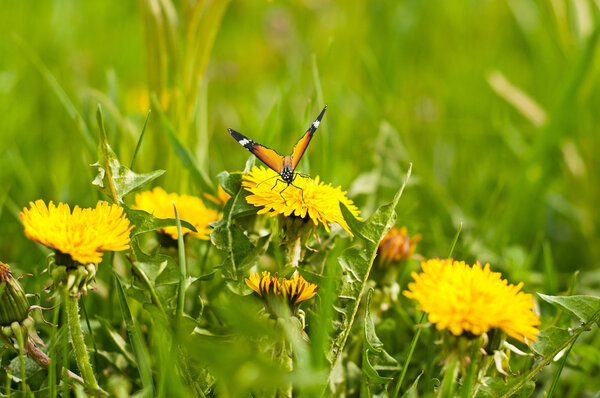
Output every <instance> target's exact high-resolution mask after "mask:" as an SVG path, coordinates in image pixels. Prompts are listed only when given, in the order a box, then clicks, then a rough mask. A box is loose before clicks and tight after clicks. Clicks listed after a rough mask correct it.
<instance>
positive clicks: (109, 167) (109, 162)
mask: <svg viewBox="0 0 600 398" xmlns="http://www.w3.org/2000/svg"><path fill="white" fill-rule="evenodd" d="M96 117H97V119H98V127H99V129H100V142H99V144H98V147H99V153H100V154H101V155H100V160H99V161H98V162H96V163H94V164H92V167H96V168H98V175H97V176H96V178H95V179H94V181H92V184H93V185H94V186H95V187H96V188H98V189H99V190H100V192H102V193H104V194H106V195H107V196H108V197H109V198H111V199H112V200H114V201H115V202H117V203H123V196H125V195H127V194H128V193H130V192H132V191H135V190H137V189H140V188H142V187H143V186H144V185H146V184H147V183H149V182H150V181H152V180H154V179H156V178H158V177H160V176H161V175H163V174H164V173H165V170H155V171H152V172H150V173H143V174H137V173H134V172H133V171H131V170H130V169H128V168H127V167H125V166H123V165H122V164H121V162H120V161H119V158H118V157H117V155H116V154H115V152H114V151H113V150H112V148H111V147H110V144H109V143H108V139H107V138H106V130H105V129H104V120H103V118H102V110H101V108H100V106H98V112H97V113H96Z"/></svg>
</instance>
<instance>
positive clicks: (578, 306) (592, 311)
mask: <svg viewBox="0 0 600 398" xmlns="http://www.w3.org/2000/svg"><path fill="white" fill-rule="evenodd" d="M538 296H540V298H541V299H542V300H544V301H546V302H547V303H550V304H552V305H554V306H556V307H558V308H560V309H562V310H564V311H566V312H568V313H570V314H571V315H574V316H575V317H577V318H579V319H580V320H581V321H583V322H588V321H589V320H590V319H592V318H593V317H594V316H595V315H596V314H598V312H600V297H595V296H548V295H545V294H542V293H538Z"/></svg>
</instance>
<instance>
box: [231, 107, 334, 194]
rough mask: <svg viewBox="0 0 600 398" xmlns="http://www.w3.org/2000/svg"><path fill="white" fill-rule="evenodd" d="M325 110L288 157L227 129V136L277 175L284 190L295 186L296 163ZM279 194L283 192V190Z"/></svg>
mask: <svg viewBox="0 0 600 398" xmlns="http://www.w3.org/2000/svg"><path fill="white" fill-rule="evenodd" d="M325 110H327V105H325V108H323V110H322V111H321V113H320V114H319V116H318V117H317V120H315V121H314V122H313V123H312V124H311V125H310V127H309V128H308V130H306V133H304V135H303V136H302V138H300V139H299V140H298V142H297V143H296V145H294V149H293V150H292V154H291V155H288V156H281V155H280V154H278V153H277V152H276V151H274V150H273V149H271V148H267V147H266V146H264V145H261V144H259V143H258V142H256V141H253V140H251V139H250V138H248V137H245V136H243V135H242V134H240V133H238V132H237V131H235V130H232V129H227V131H229V134H231V136H232V137H233V138H235V139H236V141H237V142H239V143H240V145H241V146H243V147H244V148H246V149H247V150H249V151H250V152H252V154H254V156H256V157H257V158H259V159H260V160H261V161H262V162H263V163H264V164H266V165H267V166H269V167H270V168H272V169H273V170H275V171H276V172H277V174H279V176H280V177H281V179H282V180H283V181H284V182H285V183H286V184H287V185H286V186H285V188H284V190H285V189H286V188H287V187H288V186H290V185H292V186H295V185H294V184H293V182H294V180H295V179H296V176H297V175H298V174H299V173H296V172H294V170H296V166H298V163H300V159H301V158H302V155H304V152H305V151H306V148H307V147H308V144H309V143H310V140H311V138H312V136H313V134H314V133H315V131H317V127H319V124H321V119H322V118H323V115H324V114H325ZM281 192H283V190H282V191H281Z"/></svg>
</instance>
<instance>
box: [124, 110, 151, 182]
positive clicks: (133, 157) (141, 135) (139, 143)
mask: <svg viewBox="0 0 600 398" xmlns="http://www.w3.org/2000/svg"><path fill="white" fill-rule="evenodd" d="M150 112H152V111H151V110H149V111H148V113H147V114H146V120H144V127H142V132H141V134H140V138H139V139H138V142H137V144H136V146H135V151H133V156H132V157H131V165H130V166H129V168H130V169H132V170H133V164H134V163H135V157H136V156H137V154H138V152H139V150H140V147H141V146H142V139H143V138H144V133H145V132H146V126H147V125H148V119H149V118H150Z"/></svg>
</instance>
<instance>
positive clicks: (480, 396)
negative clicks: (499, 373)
mask: <svg viewBox="0 0 600 398" xmlns="http://www.w3.org/2000/svg"><path fill="white" fill-rule="evenodd" d="M520 379H521V376H519V377H509V378H508V379H507V380H506V381H504V380H503V379H501V378H495V377H486V378H484V380H483V383H481V385H480V387H479V390H477V393H476V394H475V397H476V398H497V397H501V396H503V395H504V394H506V393H507V392H508V391H509V390H510V389H511V388H512V387H513V386H515V385H516V384H517V383H519V381H520ZM534 390H535V383H534V382H533V381H531V380H529V381H527V382H525V383H524V384H523V385H522V386H521V387H520V388H519V389H518V390H517V391H516V392H515V393H513V394H511V395H510V397H512V398H526V397H530V396H531V394H533V391H534ZM507 398H508V397H507Z"/></svg>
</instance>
